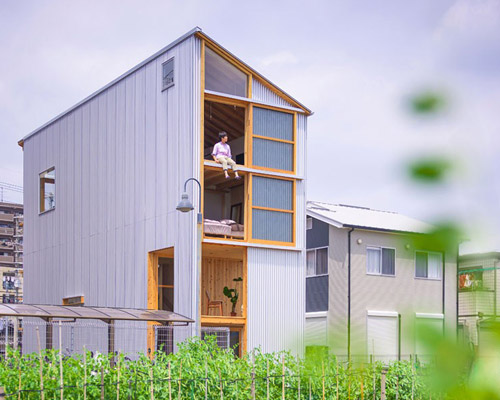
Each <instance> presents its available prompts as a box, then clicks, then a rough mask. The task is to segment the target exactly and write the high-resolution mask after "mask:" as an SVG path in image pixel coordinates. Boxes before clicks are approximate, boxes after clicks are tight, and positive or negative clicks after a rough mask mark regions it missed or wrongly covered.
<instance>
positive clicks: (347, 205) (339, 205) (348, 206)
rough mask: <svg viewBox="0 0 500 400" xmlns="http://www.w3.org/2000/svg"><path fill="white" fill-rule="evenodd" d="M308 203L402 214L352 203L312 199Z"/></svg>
mask: <svg viewBox="0 0 500 400" xmlns="http://www.w3.org/2000/svg"><path fill="white" fill-rule="evenodd" d="M308 203H314V204H326V205H329V206H334V207H346V208H356V209H359V210H367V211H376V212H382V213H388V214H397V215H402V214H399V213H398V212H397V211H388V210H377V209H375V208H370V207H363V206H356V205H352V204H341V203H326V202H323V201H314V200H308ZM329 211H332V210H329Z"/></svg>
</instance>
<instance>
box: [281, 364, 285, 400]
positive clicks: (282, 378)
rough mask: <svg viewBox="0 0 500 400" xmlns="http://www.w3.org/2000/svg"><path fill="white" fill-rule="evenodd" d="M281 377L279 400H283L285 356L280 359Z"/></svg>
mask: <svg viewBox="0 0 500 400" xmlns="http://www.w3.org/2000/svg"><path fill="white" fill-rule="evenodd" d="M281 364H282V375H281V399H282V400H285V356H283V357H282V358H281Z"/></svg>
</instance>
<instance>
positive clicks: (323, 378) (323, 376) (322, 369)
mask: <svg viewBox="0 0 500 400" xmlns="http://www.w3.org/2000/svg"><path fill="white" fill-rule="evenodd" d="M321 385H322V387H323V396H322V399H323V400H325V362H324V361H321Z"/></svg>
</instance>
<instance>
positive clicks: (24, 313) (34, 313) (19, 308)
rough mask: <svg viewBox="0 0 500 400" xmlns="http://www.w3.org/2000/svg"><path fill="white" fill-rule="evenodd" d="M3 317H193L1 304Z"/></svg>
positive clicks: (172, 319)
mask: <svg viewBox="0 0 500 400" xmlns="http://www.w3.org/2000/svg"><path fill="white" fill-rule="evenodd" d="M0 316H1V317H39V318H76V319H100V320H110V321H111V320H112V321H155V322H182V323H191V322H194V321H193V320H192V319H190V318H187V317H184V316H182V315H180V314H176V313H174V312H171V311H163V310H147V309H134V308H111V307H87V306H55V305H46V304H9V305H6V304H0Z"/></svg>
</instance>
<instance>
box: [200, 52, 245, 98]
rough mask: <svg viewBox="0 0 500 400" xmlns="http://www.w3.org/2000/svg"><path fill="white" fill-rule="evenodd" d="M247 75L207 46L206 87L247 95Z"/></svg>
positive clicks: (215, 90) (216, 90)
mask: <svg viewBox="0 0 500 400" xmlns="http://www.w3.org/2000/svg"><path fill="white" fill-rule="evenodd" d="M247 79H248V77H247V75H246V74H245V73H244V72H242V71H240V70H239V69H238V68H236V67H235V66H234V65H232V64H231V63H230V62H229V61H226V60H225V59H224V58H222V57H221V56H219V55H218V54H217V53H215V52H214V51H213V50H211V49H210V48H208V47H205V89H206V90H212V91H214V92H219V93H227V94H231V95H234V96H240V97H247Z"/></svg>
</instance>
